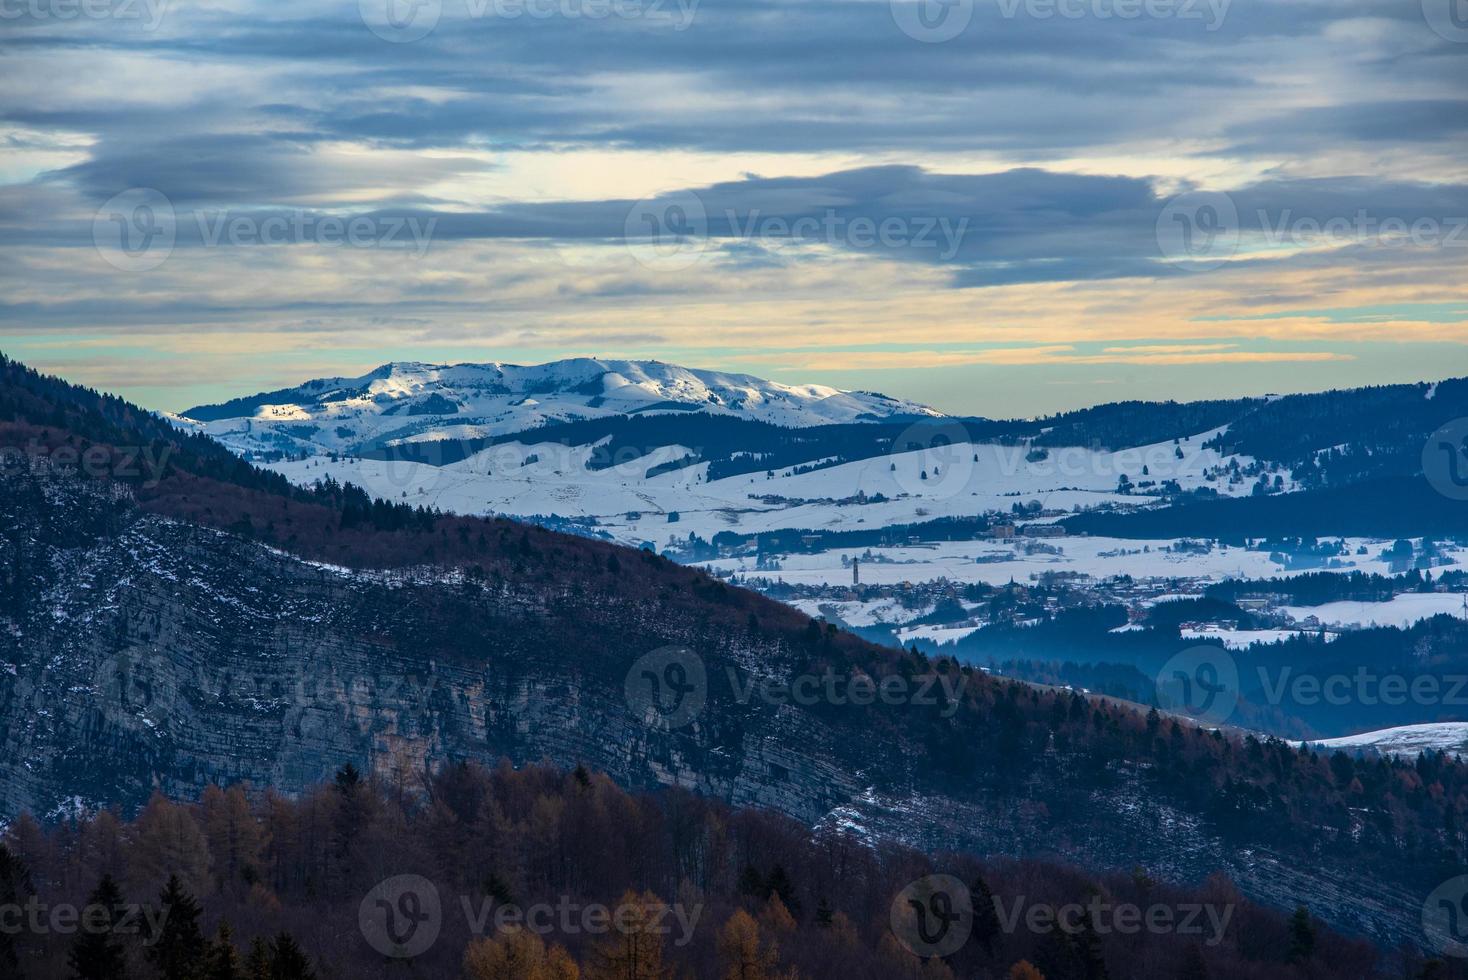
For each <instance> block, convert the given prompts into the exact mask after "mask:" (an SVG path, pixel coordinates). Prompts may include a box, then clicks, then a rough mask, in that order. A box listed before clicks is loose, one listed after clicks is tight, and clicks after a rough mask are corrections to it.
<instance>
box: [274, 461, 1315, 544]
mask: <svg viewBox="0 0 1468 980" xmlns="http://www.w3.org/2000/svg"><path fill="white" fill-rule="evenodd" d="M1215 434H1216V432H1206V433H1200V434H1198V435H1196V436H1193V437H1191V438H1190V439H1187V440H1184V441H1182V442H1181V443H1180V444H1178V445H1174V444H1173V443H1171V442H1166V443H1158V444H1156V445H1153V446H1144V447H1140V448H1137V449H1129V450H1123V451H1120V452H1096V451H1092V450H1088V449H1081V448H1065V449H1059V450H1054V451H1051V452H1050V453H1049V454H1048V455H1047V456H1046V457H1045V458H1044V459H1029V458H1028V457H1027V450H1026V448H1025V447H1023V446H1001V445H994V444H987V443H978V444H972V443H957V444H954V445H947V446H942V447H939V448H932V449H923V450H913V451H910V452H903V453H894V454H892V455H888V456H881V457H877V458H873V459H867V460H858V461H856V462H851V463H843V464H841V465H838V466H830V467H827V468H825V469H818V470H814V471H811V472H804V473H795V472H792V471H791V470H789V469H786V470H782V471H776V472H772V473H770V472H765V473H752V474H745V475H740V476H733V477H727V478H725V479H721V480H716V481H714V482H708V480H707V473H708V466H707V464H698V465H694V466H690V467H686V468H683V469H679V470H673V471H671V472H666V473H659V474H657V475H654V476H651V477H649V476H647V475H646V474H647V472H648V471H649V470H650V469H652V468H654V467H656V466H659V465H660V464H664V463H667V462H669V461H673V460H678V459H680V458H683V457H686V456H687V455H689V453H690V452H691V451H692V450H690V449H689V448H687V447H682V446H665V447H659V448H657V449H654V450H651V451H650V452H648V453H646V454H645V455H642V456H640V457H638V458H637V459H633V460H626V461H620V462H618V464H617V465H614V466H610V467H607V468H604V469H591V468H589V464H591V463H592V462H593V461H594V460H595V459H596V458H597V457H598V456H599V454H600V453H602V452H604V450H601V449H599V448H598V447H591V446H580V447H566V446H562V445H559V444H556V443H542V444H530V445H526V444H522V443H506V444H503V445H499V446H494V447H491V448H489V449H486V450H484V451H482V452H480V453H477V454H475V455H474V456H472V457H470V458H468V459H466V460H463V461H461V462H458V463H454V464H451V465H448V466H442V467H435V466H429V465H426V464H421V463H404V462H382V461H376V460H361V459H355V458H351V459H339V460H336V461H332V460H330V459H328V458H326V457H315V458H312V459H308V460H305V461H300V462H283V463H277V464H274V465H273V466H272V468H273V469H275V470H277V471H279V472H280V473H282V474H284V475H285V476H286V477H287V478H289V479H291V480H292V481H295V482H297V483H310V482H312V481H313V480H317V479H321V478H323V477H325V476H328V475H330V476H332V477H333V478H335V479H336V480H338V481H350V482H353V483H357V484H359V485H361V486H363V487H364V488H366V489H367V490H368V492H370V493H372V494H373V495H375V496H380V497H385V498H388V499H391V500H398V501H405V502H407V503H410V504H414V505H420V504H421V505H424V506H431V507H437V508H439V509H440V510H445V511H454V512H457V513H470V514H483V513H500V514H507V515H511V516H530V515H536V514H542V515H544V514H551V513H554V514H558V515H560V516H562V517H580V518H587V517H594V518H596V519H597V522H598V525H599V527H600V528H601V529H602V530H604V531H606V532H607V533H609V534H610V535H612V537H613V538H615V539H616V540H617V541H620V542H622V543H624V544H631V545H641V544H645V543H650V544H652V545H653V546H654V547H657V548H660V549H661V548H664V547H666V546H667V545H668V544H669V543H670V541H671V540H673V539H675V538H684V539H686V538H687V536H688V535H689V534H690V533H694V534H697V535H698V536H700V537H702V538H705V539H712V537H713V536H714V535H715V534H718V533H719V532H720V531H726V530H727V531H736V532H739V533H743V534H749V533H757V532H761V531H774V530H780V529H786V528H800V529H810V530H860V529H864V528H881V527H887V526H892V525H899V524H915V523H923V522H926V521H931V520H934V519H937V518H942V517H971V516H975V515H979V514H984V513H988V512H991V511H996V510H997V511H1004V512H1008V511H1010V510H1011V508H1012V507H1013V506H1014V505H1015V504H1017V503H1018V504H1029V505H1038V506H1039V507H1040V508H1043V509H1044V510H1045V511H1049V512H1067V513H1068V512H1073V511H1076V510H1083V509H1089V508H1093V507H1096V506H1099V505H1102V504H1117V505H1122V506H1128V505H1130V506H1138V505H1144V504H1148V503H1152V502H1153V501H1154V500H1155V498H1154V497H1150V496H1147V495H1145V493H1143V492H1140V491H1138V492H1136V493H1132V494H1122V493H1118V492H1117V485H1118V482H1119V481H1120V480H1121V478H1122V477H1123V476H1126V477H1127V478H1128V479H1130V480H1131V481H1132V482H1133V483H1134V484H1136V483H1139V482H1141V481H1153V482H1160V481H1164V480H1176V481H1177V482H1178V484H1179V485H1180V486H1181V487H1182V488H1183V489H1191V488H1194V487H1201V486H1211V487H1213V488H1215V489H1216V490H1218V492H1219V493H1221V494H1225V495H1233V496H1242V495H1247V494H1248V493H1250V492H1251V491H1252V485H1253V484H1252V481H1251V480H1249V479H1240V480H1238V481H1237V482H1230V481H1229V479H1227V478H1226V477H1220V476H1217V474H1218V473H1219V472H1220V470H1221V469H1222V468H1225V467H1228V466H1230V465H1231V464H1232V463H1234V462H1238V463H1239V465H1240V466H1243V467H1247V466H1248V465H1250V464H1251V463H1252V462H1253V461H1252V460H1250V459H1248V458H1247V457H1220V456H1219V454H1218V453H1217V452H1215V451H1213V450H1205V449H1203V448H1202V444H1203V443H1204V442H1205V441H1206V440H1207V439H1209V438H1211V437H1212V436H1214V435H1215ZM1179 454H1181V458H1180V457H1179ZM1144 469H1145V470H1146V471H1147V472H1146V474H1145V475H1144V474H1143V470H1144ZM1210 476H1214V477H1215V478H1212V479H1210ZM1281 476H1282V477H1283V478H1284V480H1285V483H1284V485H1285V487H1286V489H1293V488H1294V484H1293V483H1292V482H1291V481H1290V480H1289V477H1288V474H1281ZM761 498H762V499H761ZM675 513H676V514H677V515H678V519H677V521H676V522H670V519H669V517H670V515H671V514H675Z"/></svg>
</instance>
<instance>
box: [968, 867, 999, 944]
mask: <svg viewBox="0 0 1468 980" xmlns="http://www.w3.org/2000/svg"><path fill="white" fill-rule="evenodd" d="M971 893H972V897H973V909H974V929H973V938H974V941H975V942H977V943H978V944H979V945H980V946H983V947H984V952H985V953H989V954H992V953H993V952H994V940H996V939H998V938H999V931H1000V928H1001V926H1000V923H999V913H998V912H997V911H996V910H995V908H994V892H993V891H992V890H991V889H990V888H989V883H988V882H987V881H985V880H984V879H983V878H975V879H974V884H973V888H972V889H971Z"/></svg>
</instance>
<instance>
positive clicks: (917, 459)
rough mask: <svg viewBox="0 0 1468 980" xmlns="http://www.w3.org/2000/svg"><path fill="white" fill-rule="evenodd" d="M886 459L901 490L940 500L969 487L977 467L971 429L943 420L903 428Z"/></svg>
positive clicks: (886, 463) (918, 423) (890, 471)
mask: <svg viewBox="0 0 1468 980" xmlns="http://www.w3.org/2000/svg"><path fill="white" fill-rule="evenodd" d="M883 462H884V463H885V465H886V466H887V469H888V472H889V473H891V474H892V478H893V480H894V481H895V482H896V484H897V487H898V489H899V490H900V491H901V492H903V493H906V494H909V495H911V496H914V497H929V498H932V499H937V500H946V499H948V498H951V497H956V496H957V495H958V494H960V493H962V492H963V491H964V490H965V489H967V487H968V484H969V478H970V477H972V476H973V473H974V468H975V466H976V464H975V463H974V447H973V443H972V441H971V440H970V438H969V434H968V429H966V428H964V427H963V426H962V425H961V424H959V423H958V422H952V421H943V420H939V419H933V420H932V421H925V422H914V423H913V424H912V425H910V426H908V427H907V428H906V429H903V430H902V432H901V434H899V435H898V436H897V438H896V439H894V440H892V448H891V449H890V450H889V452H888V456H887V458H886V459H885V460H884V461H883Z"/></svg>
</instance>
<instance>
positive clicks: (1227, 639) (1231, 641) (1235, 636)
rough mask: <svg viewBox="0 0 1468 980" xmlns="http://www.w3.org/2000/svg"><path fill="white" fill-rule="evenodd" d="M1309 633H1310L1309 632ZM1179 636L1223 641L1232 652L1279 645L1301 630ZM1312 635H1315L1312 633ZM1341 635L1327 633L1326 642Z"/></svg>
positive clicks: (1181, 632)
mask: <svg viewBox="0 0 1468 980" xmlns="http://www.w3.org/2000/svg"><path fill="white" fill-rule="evenodd" d="M1307 632H1308V631H1307ZM1178 635H1179V636H1181V637H1182V638H1183V639H1185V640H1210V639H1211V640H1222V641H1223V645H1224V646H1226V647H1228V648H1229V649H1230V650H1247V649H1248V648H1249V647H1250V646H1252V645H1254V644H1255V643H1279V642H1281V641H1282V640H1288V639H1291V638H1293V637H1296V636H1299V635H1300V631H1299V630H1229V629H1218V628H1208V629H1195V630H1179V631H1178ZM1310 635H1312V636H1313V635H1315V634H1313V633H1311V634H1310ZM1339 635H1340V634H1338V633H1327V634H1325V639H1326V640H1333V639H1335V638H1336V637H1337V636H1339Z"/></svg>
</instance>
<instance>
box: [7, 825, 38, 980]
mask: <svg viewBox="0 0 1468 980" xmlns="http://www.w3.org/2000/svg"><path fill="white" fill-rule="evenodd" d="M34 892H35V888H34V887H33V886H32V885H31V876H30V872H28V871H27V870H26V866H25V862H23V861H22V860H21V859H20V858H19V857H17V856H16V854H15V853H14V852H13V851H11V850H10V848H8V847H6V846H5V844H4V842H0V905H16V906H19V905H20V904H22V903H23V902H24V901H25V898H26V896H27V895H31V894H33V893H34ZM0 976H7V977H11V976H13V977H18V976H20V959H19V956H18V955H17V953H16V949H15V937H14V936H13V935H11V933H10V932H9V931H8V930H0Z"/></svg>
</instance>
